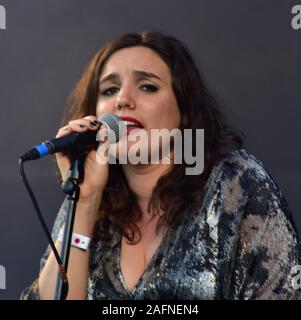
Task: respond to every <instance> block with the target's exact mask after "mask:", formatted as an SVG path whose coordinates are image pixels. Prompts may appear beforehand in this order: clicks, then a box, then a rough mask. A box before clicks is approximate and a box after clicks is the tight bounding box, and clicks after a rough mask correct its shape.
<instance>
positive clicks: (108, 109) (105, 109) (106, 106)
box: [96, 101, 114, 118]
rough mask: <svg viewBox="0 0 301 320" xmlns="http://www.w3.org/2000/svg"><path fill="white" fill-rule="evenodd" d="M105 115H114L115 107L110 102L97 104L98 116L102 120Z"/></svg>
mask: <svg viewBox="0 0 301 320" xmlns="http://www.w3.org/2000/svg"><path fill="white" fill-rule="evenodd" d="M105 113H114V106H113V105H112V103H110V102H103V101H102V102H97V105H96V116H97V118H100V117H101V116H102V115H104V114H105Z"/></svg>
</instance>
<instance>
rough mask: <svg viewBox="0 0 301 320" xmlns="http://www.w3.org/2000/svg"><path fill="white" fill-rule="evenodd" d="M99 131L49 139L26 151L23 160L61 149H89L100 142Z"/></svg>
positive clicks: (37, 157) (33, 158)
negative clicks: (98, 138) (97, 139)
mask: <svg viewBox="0 0 301 320" xmlns="http://www.w3.org/2000/svg"><path fill="white" fill-rule="evenodd" d="M96 135H97V131H86V132H72V133H70V134H69V135H67V136H64V137H60V138H55V139H52V140H47V141H45V142H43V143H41V144H39V145H36V146H35V147H33V148H32V149H30V150H29V151H27V152H25V153H24V154H23V155H22V156H21V159H22V160H23V161H27V160H35V159H39V158H42V157H44V156H47V155H49V154H53V153H56V152H60V151H69V150H72V149H74V148H76V150H78V151H83V150H88V149H91V148H92V147H94V146H96V145H97V144H98V141H96Z"/></svg>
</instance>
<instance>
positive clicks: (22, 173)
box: [19, 157, 69, 300]
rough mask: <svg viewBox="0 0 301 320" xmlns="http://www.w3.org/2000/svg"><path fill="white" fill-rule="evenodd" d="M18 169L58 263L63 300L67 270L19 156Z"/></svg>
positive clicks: (63, 297) (66, 291) (66, 284)
mask: <svg viewBox="0 0 301 320" xmlns="http://www.w3.org/2000/svg"><path fill="white" fill-rule="evenodd" d="M19 170H20V174H21V177H22V180H23V182H24V185H25V187H26V190H27V191H28V194H29V197H30V199H31V201H32V203H33V206H34V209H35V211H36V214H37V216H38V218H39V221H40V223H41V226H42V228H43V230H44V232H45V234H46V237H47V239H48V242H49V244H50V246H51V249H52V251H53V253H54V256H55V259H56V261H57V263H58V266H59V273H60V276H61V278H62V300H65V299H66V297H67V294H68V291H69V284H68V278H67V272H66V270H65V268H64V265H63V262H62V259H61V257H60V255H59V253H58V251H57V249H56V247H55V244H54V242H53V240H52V237H51V234H50V232H49V230H48V228H47V225H46V223H45V220H44V218H43V216H42V213H41V210H40V208H39V205H38V202H37V200H36V197H35V195H34V193H33V191H32V189H31V187H30V185H29V182H28V180H27V177H26V175H25V171H24V160H23V159H22V158H21V157H20V158H19Z"/></svg>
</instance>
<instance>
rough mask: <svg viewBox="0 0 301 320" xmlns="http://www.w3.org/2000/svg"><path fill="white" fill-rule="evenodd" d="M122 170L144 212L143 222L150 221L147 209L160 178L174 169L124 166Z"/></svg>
mask: <svg viewBox="0 0 301 320" xmlns="http://www.w3.org/2000/svg"><path fill="white" fill-rule="evenodd" d="M122 168H123V171H124V174H125V176H126V179H127V181H128V184H129V186H130V188H131V190H132V191H133V192H134V193H135V194H136V196H137V199H138V204H139V206H140V208H141V211H142V220H141V222H146V221H149V219H150V215H149V213H148V212H147V207H148V203H149V201H150V198H151V195H152V193H153V190H154V188H155V186H156V184H157V182H158V180H159V178H160V177H161V176H163V175H164V174H165V173H167V172H168V171H169V170H170V169H171V168H172V164H151V165H123V166H122Z"/></svg>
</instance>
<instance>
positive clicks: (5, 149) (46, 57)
mask: <svg viewBox="0 0 301 320" xmlns="http://www.w3.org/2000/svg"><path fill="white" fill-rule="evenodd" d="M0 4H2V5H4V6H5V7H6V11H7V30H6V31H2V30H0V98H1V100H0V106H1V108H0V114H1V125H0V128H1V129H0V130H1V134H0V150H1V170H0V181H1V183H0V188H1V189H0V195H1V209H0V210H1V223H0V265H3V266H4V267H5V268H6V272H7V290H0V299H18V298H19V294H20V292H21V291H22V289H23V288H25V287H26V286H27V285H29V284H30V283H31V282H32V281H33V279H34V278H35V276H36V275H37V274H38V269H39V259H40V256H41V255H42V253H43V251H44V249H45V247H46V245H47V242H46V238H45V236H44V234H43V232H42V229H41V227H40V225H39V222H38V220H37V218H36V215H35V213H34V210H33V207H32V203H31V202H30V200H29V197H28V195H27V193H26V191H25V188H24V186H23V184H22V182H21V179H20V176H19V171H18V165H17V159H18V156H19V155H20V154H21V153H22V152H23V151H25V150H27V149H28V148H29V147H30V146H32V145H35V144H37V143H39V142H41V141H43V140H45V139H47V138H51V137H54V135H55V133H56V131H57V128H58V124H59V120H60V118H61V115H62V110H63V106H64V104H65V101H66V97H67V95H68V94H69V92H70V90H71V89H72V87H73V86H74V84H75V83H76V81H77V80H78V79H79V77H80V75H81V73H82V71H83V69H84V67H85V66H86V64H87V63H88V61H89V60H90V58H91V57H92V56H93V55H94V53H95V52H96V51H97V50H98V49H99V48H100V47H101V46H102V45H103V44H104V43H105V42H106V41H108V40H111V39H112V38H115V37H116V36H118V35H120V34H121V33H124V32H131V31H141V30H144V29H147V28H151V27H155V28H157V29H160V30H162V31H166V32H169V33H171V34H172V35H174V36H176V37H178V38H179V39H180V40H182V41H184V42H185V43H186V44H187V45H188V46H189V47H190V49H191V52H192V54H193V56H194V58H195V60H196V62H197V64H198V66H199V68H200V70H201V72H202V74H203V75H204V77H205V79H206V81H207V83H208V85H209V87H210V88H211V89H212V90H213V91H214V92H215V93H216V94H217V95H218V96H219V97H220V102H221V104H222V107H223V108H224V109H225V110H226V111H227V112H228V114H229V116H230V118H231V119H232V121H233V122H234V123H235V124H236V125H237V126H238V127H240V128H241V129H242V130H243V131H244V132H245V133H246V135H247V137H248V144H247V149H248V151H249V152H250V153H253V154H254V155H255V156H256V157H258V158H259V159H260V160H261V161H262V162H263V164H264V166H265V167H266V168H267V169H268V170H269V171H270V172H271V174H272V176H273V177H274V178H275V180H276V181H277V182H278V184H279V186H280V188H281V189H282V190H283V192H284V194H285V195H286V198H287V200H288V202H289V204H290V207H291V209H292V211H293V214H294V217H295V220H296V223H297V225H298V228H299V231H301V216H300V213H299V208H300V194H299V193H300V188H299V182H300V180H301V173H300V167H299V165H300V162H301V161H300V160H301V151H300V142H299V138H300V133H299V128H300V114H301V112H300V109H299V108H300V100H301V99H300V83H301V69H300V60H301V58H300V57H301V41H300V40H301V30H298V31H296V30H293V29H292V27H291V19H292V18H293V15H292V14H291V8H292V6H293V5H294V4H301V0H298V1H288V0H280V1H279V0H278V1H275V0H264V1H263V0H251V1H247V0H228V1H222V0H219V1H217V0H203V1H200V0H198V1H196V0H191V1H189V0H185V1H174V0H172V1H171V0H169V1H166V0H165V1H162V0H160V1H158V0H153V1H141V0H139V1H138V0H135V1H133V0H131V1H122V0H119V1H117V0H110V1H104V0H94V1H92V0H90V1H80V0H48V1H46V0H43V1H41V0H26V1H24V0H0ZM26 172H27V173H28V177H29V179H30V182H31V184H32V187H33V190H34V192H35V194H36V196H37V198H38V200H39V203H40V206H41V209H42V212H43V214H44V216H45V217H46V220H47V223H48V225H49V227H51V226H52V223H53V221H54V218H55V215H56V212H57V210H58V208H59V206H60V204H61V201H62V199H63V195H62V193H61V191H60V189H59V186H58V184H57V182H56V178H55V174H54V166H53V164H52V161H51V159H49V158H48V159H43V160H40V161H36V162H31V163H28V164H27V165H26Z"/></svg>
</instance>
